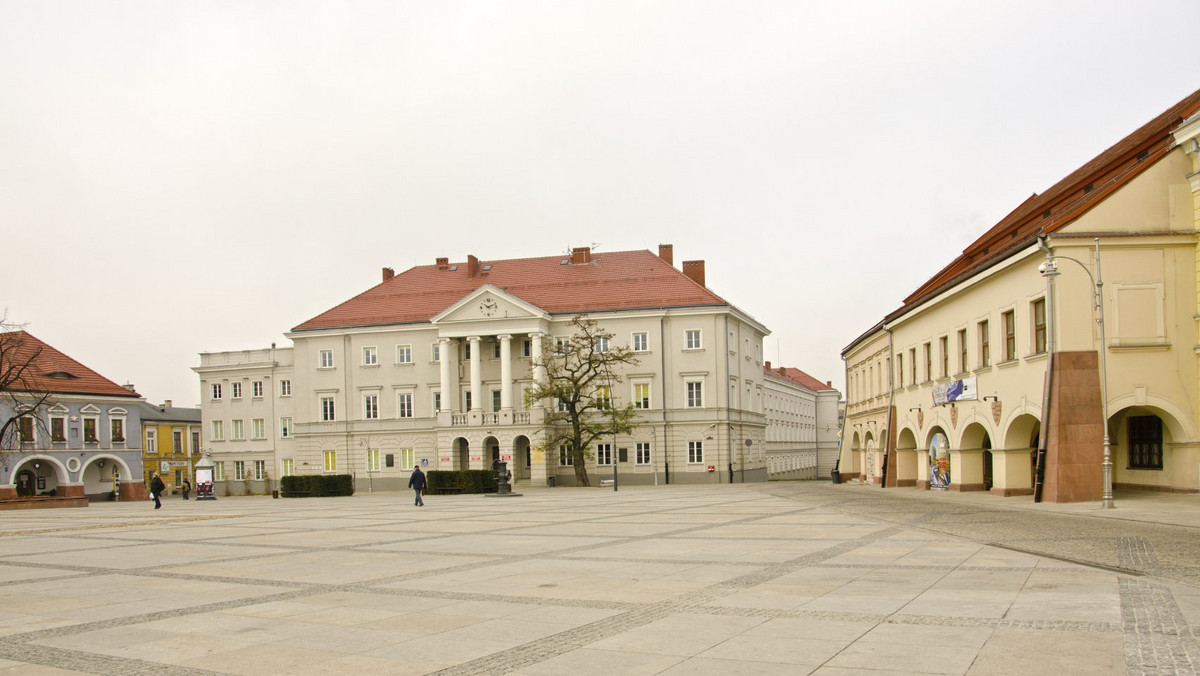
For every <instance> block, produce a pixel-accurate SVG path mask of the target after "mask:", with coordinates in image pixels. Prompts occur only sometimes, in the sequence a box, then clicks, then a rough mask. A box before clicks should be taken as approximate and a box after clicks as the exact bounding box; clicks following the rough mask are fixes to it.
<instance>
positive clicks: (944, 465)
mask: <svg viewBox="0 0 1200 676" xmlns="http://www.w3.org/2000/svg"><path fill="white" fill-rule="evenodd" d="M949 487H950V444H949V443H948V442H947V441H946V435H944V434H942V433H940V432H939V433H937V434H935V435H933V441H931V442H930V443H929V490H931V491H944V490H948V489H949Z"/></svg>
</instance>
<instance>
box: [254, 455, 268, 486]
mask: <svg viewBox="0 0 1200 676" xmlns="http://www.w3.org/2000/svg"><path fill="white" fill-rule="evenodd" d="M266 475H267V461H266V460H255V461H254V480H255V481H262V480H263V477H265V476H266Z"/></svg>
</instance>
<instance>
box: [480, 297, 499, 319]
mask: <svg viewBox="0 0 1200 676" xmlns="http://www.w3.org/2000/svg"><path fill="white" fill-rule="evenodd" d="M497 307H499V306H497V305H496V301H494V300H492V299H491V298H484V299H483V302H482V303H480V304H479V311H480V312H482V313H483V314H484V315H486V316H488V317H491V316H492V315H494V314H496V308H497Z"/></svg>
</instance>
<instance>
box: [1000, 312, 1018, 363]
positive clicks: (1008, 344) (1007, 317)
mask: <svg viewBox="0 0 1200 676" xmlns="http://www.w3.org/2000/svg"><path fill="white" fill-rule="evenodd" d="M1001 317H1002V318H1003V320H1004V361H1012V360H1013V359H1016V358H1017V314H1016V312H1014V311H1012V310H1009V311H1008V312H1005V313H1004V314H1003V315H1001Z"/></svg>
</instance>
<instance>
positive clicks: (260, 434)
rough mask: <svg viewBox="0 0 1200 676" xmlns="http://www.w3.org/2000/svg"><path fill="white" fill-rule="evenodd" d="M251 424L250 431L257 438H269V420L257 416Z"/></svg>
mask: <svg viewBox="0 0 1200 676" xmlns="http://www.w3.org/2000/svg"><path fill="white" fill-rule="evenodd" d="M250 426H251V430H250V432H251V434H253V435H254V438H255V439H266V438H267V421H266V420H264V419H262V418H255V419H253V420H251V421H250Z"/></svg>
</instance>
